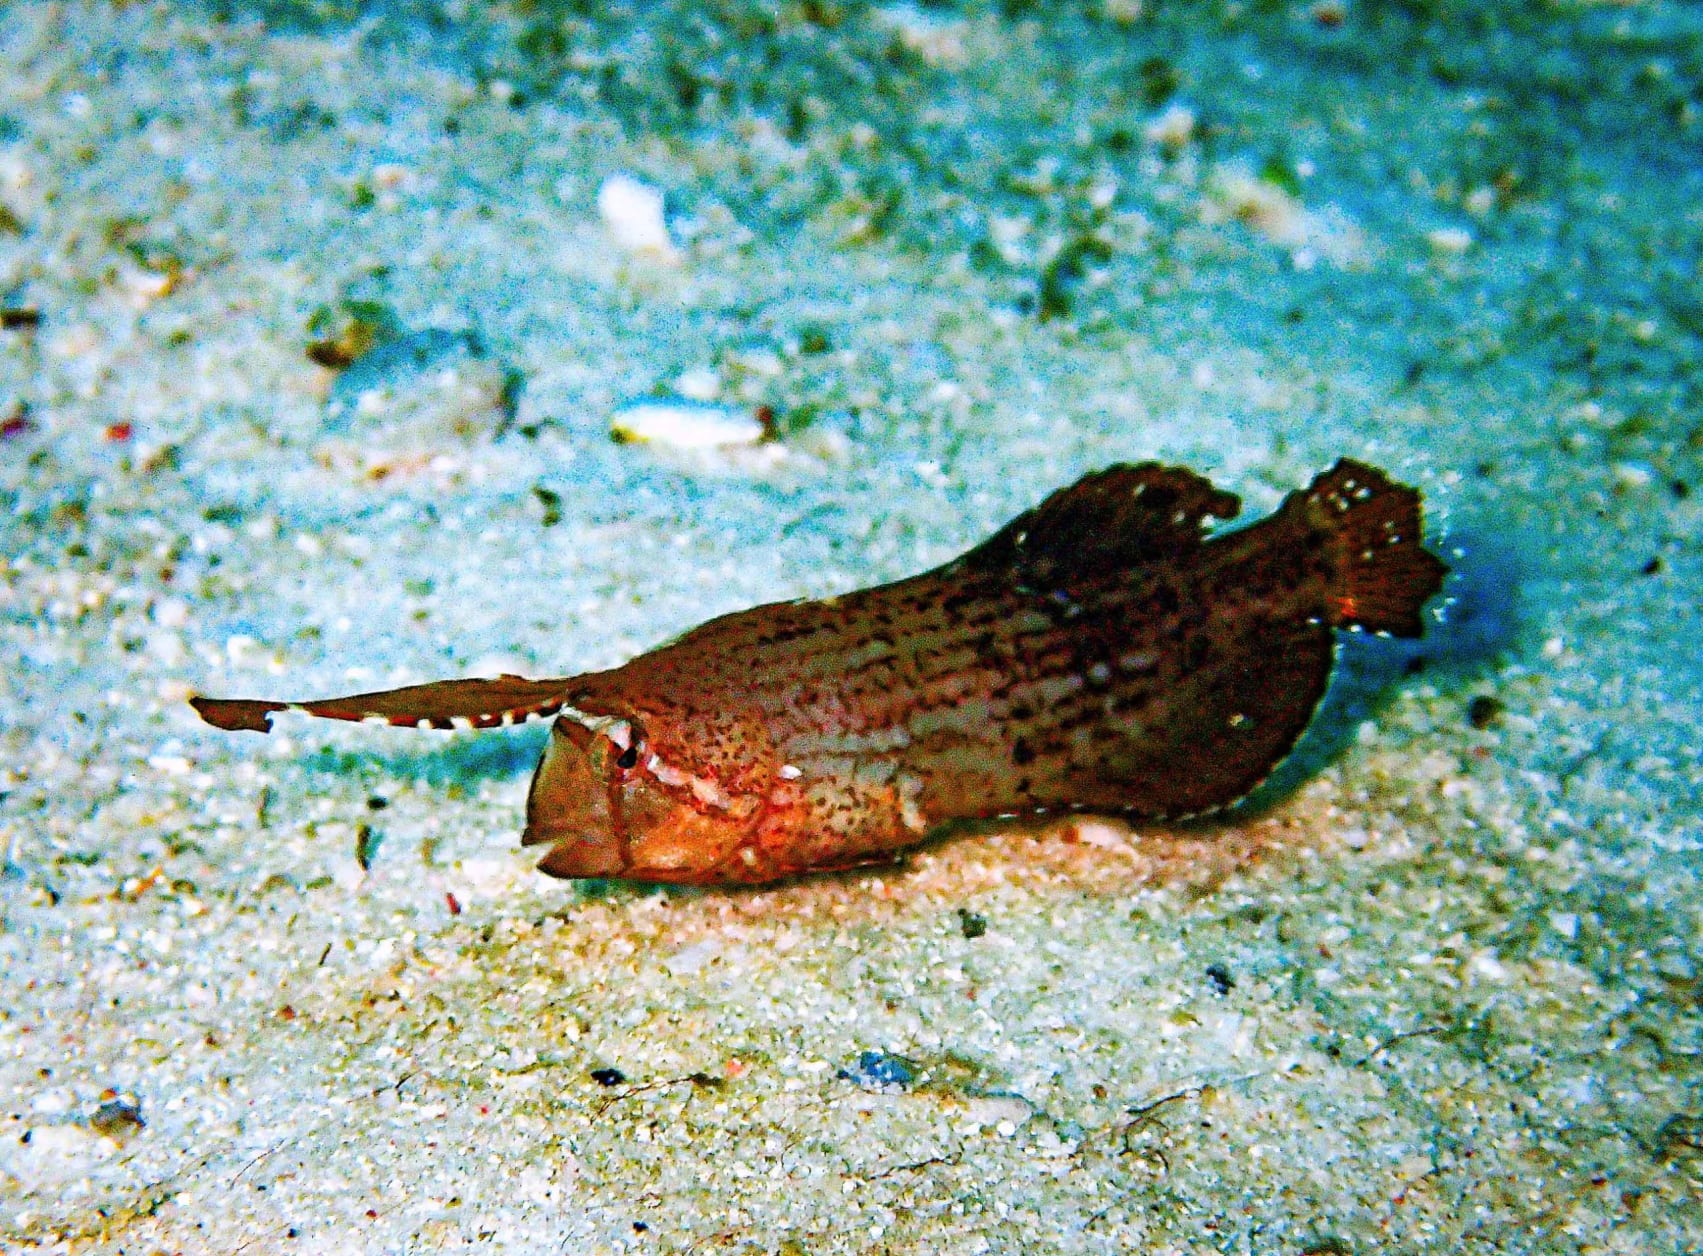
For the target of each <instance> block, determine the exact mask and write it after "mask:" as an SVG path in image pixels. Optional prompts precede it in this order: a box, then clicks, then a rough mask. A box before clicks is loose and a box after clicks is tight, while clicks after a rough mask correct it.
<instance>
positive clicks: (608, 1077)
mask: <svg viewBox="0 0 1703 1256" xmlns="http://www.w3.org/2000/svg"><path fill="white" fill-rule="evenodd" d="M591 1080H592V1081H594V1082H596V1083H597V1084H598V1085H599V1086H619V1085H620V1084H621V1083H622V1082H624V1081H626V1080H627V1075H626V1074H625V1073H623V1072H622V1071H621V1070H620V1069H618V1068H594V1069H592V1070H591Z"/></svg>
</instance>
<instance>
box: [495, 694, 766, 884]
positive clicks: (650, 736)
mask: <svg viewBox="0 0 1703 1256" xmlns="http://www.w3.org/2000/svg"><path fill="white" fill-rule="evenodd" d="M665 725H666V719H665V718H659V717H658V716H657V715H655V714H651V713H643V714H640V713H634V714H632V715H630V716H629V715H625V714H608V715H590V714H587V713H585V712H583V711H564V712H563V714H562V715H560V716H559V717H558V718H557V720H556V722H555V724H554V725H553V726H552V728H551V734H550V744H549V746H548V747H547V748H546V749H545V751H544V756H543V758H542V759H541V760H540V761H539V764H538V770H537V771H536V772H535V773H534V775H533V778H532V788H531V790H530V792H529V793H528V795H527V804H526V818H527V826H526V833H525V835H524V836H523V837H522V839H521V840H522V841H523V842H524V843H525V844H527V845H537V844H541V843H545V842H549V843H552V848H551V850H550V851H549V852H548V853H547V854H546V855H545V856H544V858H543V859H542V860H540V861H539V864H538V867H539V869H540V870H541V871H543V872H546V873H548V874H549V875H551V876H556V877H624V878H634V879H642V880H646V881H667V882H674V883H678V884H696V883H700V882H705V881H717V880H728V879H731V880H736V881H737V880H741V879H743V878H741V877H740V876H739V875H738V874H737V873H734V874H733V875H732V876H731V877H730V876H729V875H728V873H727V871H726V869H727V868H728V866H729V865H730V864H732V865H736V864H737V861H738V858H739V856H740V853H741V851H742V850H748V849H750V848H751V847H752V844H753V842H754V838H755V833H756V829H757V826H758V822H759V820H760V819H761V816H762V812H763V809H764V795H763V794H762V793H761V792H757V793H753V792H750V791H748V790H747V791H741V790H737V789H734V788H733V787H732V786H731V785H729V786H727V787H724V786H723V784H722V783H721V782H719V781H718V780H716V779H715V778H714V777H713V776H709V775H706V774H704V773H703V772H702V771H701V770H699V771H693V770H691V768H689V767H682V766H677V765H676V764H674V763H671V762H669V759H668V757H667V756H668V752H669V746H670V743H672V742H674V741H675V740H676V739H675V738H673V737H670V736H667V735H666V729H665ZM654 734H662V735H654Z"/></svg>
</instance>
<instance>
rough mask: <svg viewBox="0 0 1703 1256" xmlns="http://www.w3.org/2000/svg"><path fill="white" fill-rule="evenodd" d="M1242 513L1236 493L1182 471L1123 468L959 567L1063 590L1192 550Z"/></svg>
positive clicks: (1058, 496)
mask: <svg viewBox="0 0 1703 1256" xmlns="http://www.w3.org/2000/svg"><path fill="white" fill-rule="evenodd" d="M1240 508H1241V502H1240V500H1239V499H1238V498H1237V497H1236V495H1235V494H1234V493H1228V492H1225V491H1224V490H1222V489H1219V488H1214V487H1213V485H1212V482H1211V481H1210V480H1207V479H1204V478H1203V477H1201V476H1198V475H1196V474H1195V473H1194V472H1192V471H1189V470H1186V469H1185V468H1183V467H1167V466H1161V465H1160V464H1159V463H1156V462H1143V463H1138V464H1133V465H1132V464H1129V463H1121V464H1119V465H1117V466H1113V467H1107V468H1106V469H1105V470H1104V471H1096V472H1094V473H1093V474H1092V475H1085V476H1083V477H1082V478H1081V479H1080V480H1078V481H1077V482H1076V483H1075V484H1072V485H1070V486H1069V487H1068V488H1062V489H1060V490H1059V491H1058V492H1056V493H1054V494H1053V495H1052V496H1051V497H1049V498H1047V499H1046V500H1045V501H1043V502H1042V503H1041V504H1040V505H1039V506H1036V507H1035V508H1034V509H1033V510H1029V511H1025V512H1024V513H1023V514H1021V515H1018V516H1017V518H1015V519H1013V520H1012V521H1011V522H1010V523H1008V524H1006V525H1005V526H1004V527H1003V528H1001V529H1000V530H999V531H998V532H996V533H994V534H993V536H991V537H989V538H988V539H987V540H986V541H984V542H983V543H982V544H980V545H978V546H977V547H976V548H975V549H973V550H971V551H970V552H969V553H967V554H965V555H964V556H963V557H962V558H960V559H958V560H957V564H955V565H958V564H961V565H962V566H964V567H965V568H968V569H970V570H976V571H986V572H1006V571H1009V572H1010V573H1011V574H1012V575H1013V576H1014V577H1015V578H1016V579H1017V580H1018V582H1019V583H1021V584H1024V585H1032V586H1035V587H1037V588H1039V587H1046V586H1060V587H1062V586H1066V585H1069V584H1071V583H1072V582H1073V581H1074V580H1075V579H1077V578H1078V577H1079V576H1081V575H1084V574H1086V575H1099V574H1103V573H1104V572H1106V571H1107V570H1111V569H1116V568H1119V567H1128V566H1134V565H1137V564H1141V563H1147V562H1152V561H1154V560H1156V559H1162V558H1174V557H1176V556H1178V555H1180V554H1183V553H1186V552H1188V551H1190V550H1193V549H1195V548H1197V547H1198V546H1199V545H1200V543H1201V539H1202V531H1203V525H1204V524H1205V523H1206V521H1207V520H1209V519H1231V518H1234V517H1235V515H1236V512H1237V511H1238V510H1239V509H1240Z"/></svg>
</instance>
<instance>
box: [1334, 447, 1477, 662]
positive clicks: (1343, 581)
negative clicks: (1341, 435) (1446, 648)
mask: <svg viewBox="0 0 1703 1256" xmlns="http://www.w3.org/2000/svg"><path fill="white" fill-rule="evenodd" d="M1305 501H1306V509H1307V516H1308V518H1309V520H1310V521H1311V522H1312V523H1313V524H1314V526H1316V527H1320V528H1323V529H1324V530H1326V531H1327V532H1329V533H1331V534H1332V535H1333V536H1334V537H1335V538H1336V541H1337V544H1338V545H1339V546H1340V549H1339V552H1338V562H1337V571H1338V573H1339V582H1338V586H1337V588H1336V589H1334V590H1333V591H1332V593H1331V607H1332V615H1333V618H1332V623H1333V624H1334V625H1335V626H1336V627H1339V628H1352V627H1360V628H1365V629H1368V630H1370V631H1372V632H1387V633H1389V634H1391V635H1392V636H1396V637H1417V636H1419V635H1420V634H1421V633H1422V632H1423V630H1424V624H1423V621H1422V620H1421V619H1420V617H1419V612H1420V609H1421V608H1422V607H1423V606H1424V605H1425V599H1426V598H1428V597H1430V596H1431V595H1432V594H1433V593H1435V592H1437V590H1438V589H1440V588H1441V587H1442V585H1443V577H1444V576H1445V575H1446V574H1448V570H1449V569H1448V568H1447V567H1446V566H1444V565H1443V563H1442V562H1441V561H1439V560H1438V559H1437V558H1436V556H1435V555H1433V554H1431V553H1430V552H1429V551H1428V550H1426V549H1425V548H1424V547H1423V546H1421V545H1420V538H1421V536H1422V535H1423V528H1422V525H1421V522H1420V507H1419V491H1418V490H1417V489H1413V488H1409V487H1408V486H1407V485H1405V484H1397V483H1396V482H1395V481H1393V480H1391V479H1390V478H1389V477H1388V476H1386V475H1385V474H1384V473H1383V472H1382V471H1379V470H1378V469H1377V468H1376V467H1369V466H1367V465H1366V464H1365V463H1363V462H1355V461H1353V460H1352V459H1349V458H1344V459H1342V460H1340V461H1339V462H1338V463H1337V464H1336V465H1335V466H1334V467H1332V468H1331V469H1330V470H1329V471H1326V472H1325V473H1324V474H1323V475H1321V476H1319V477H1318V479H1316V480H1314V481H1313V483H1312V487H1310V488H1309V489H1308V490H1307V494H1306V498H1305Z"/></svg>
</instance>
